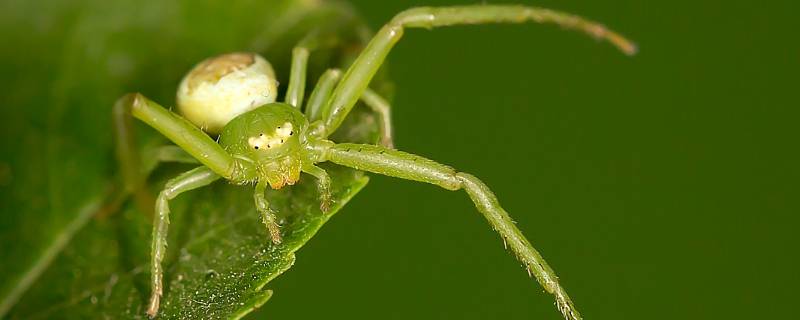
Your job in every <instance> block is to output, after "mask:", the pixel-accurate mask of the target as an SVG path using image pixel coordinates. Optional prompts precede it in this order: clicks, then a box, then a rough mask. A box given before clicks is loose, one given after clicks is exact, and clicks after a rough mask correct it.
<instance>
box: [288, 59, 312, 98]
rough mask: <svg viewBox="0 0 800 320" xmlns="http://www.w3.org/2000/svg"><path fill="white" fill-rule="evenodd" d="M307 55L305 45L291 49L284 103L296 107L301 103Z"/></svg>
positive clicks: (304, 85) (303, 92)
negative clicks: (290, 64)
mask: <svg viewBox="0 0 800 320" xmlns="http://www.w3.org/2000/svg"><path fill="white" fill-rule="evenodd" d="M308 55H309V49H308V48H307V47H305V46H302V45H298V46H296V47H294V49H292V69H291V71H290V76H289V87H288V88H287V89H286V103H288V104H290V105H293V106H295V107H297V108H300V107H302V105H303V95H304V94H305V90H306V70H307V69H308Z"/></svg>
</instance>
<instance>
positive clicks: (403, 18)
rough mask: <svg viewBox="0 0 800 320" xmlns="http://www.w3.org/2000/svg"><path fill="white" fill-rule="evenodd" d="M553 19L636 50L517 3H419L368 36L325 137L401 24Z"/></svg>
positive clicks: (603, 32)
mask: <svg viewBox="0 0 800 320" xmlns="http://www.w3.org/2000/svg"><path fill="white" fill-rule="evenodd" d="M523 22H536V23H553V24H556V25H559V26H562V27H565V28H569V29H576V30H579V31H583V32H585V33H588V34H589V35H592V36H594V37H596V38H600V39H605V40H607V41H609V42H611V43H612V44H614V45H615V46H617V47H618V48H619V49H620V50H622V51H623V52H625V53H627V54H633V53H635V52H636V46H635V45H634V44H633V43H631V42H630V41H628V40H627V39H625V38H624V37H622V36H621V35H619V34H617V33H615V32H613V31H610V30H608V29H606V28H605V27H603V26H602V25H600V24H598V23H596V22H593V21H589V20H585V19H583V18H581V17H578V16H576V15H572V14H568V13H563V12H558V11H553V10H548V9H542V8H535V7H526V6H518V5H470V6H454V7H438V8H437V7H433V8H432V7H420V8H412V9H409V10H406V11H403V12H401V13H399V14H397V15H396V16H395V17H394V18H393V19H392V21H390V22H389V23H387V24H386V25H385V26H383V28H381V30H380V31H378V33H377V34H375V36H374V37H373V38H372V40H370V42H369V43H368V44H367V47H366V48H365V49H364V51H362V52H361V55H359V57H358V58H357V59H356V61H355V62H354V63H353V64H352V65H351V66H350V68H349V69H348V70H347V72H346V73H345V75H344V77H343V78H342V81H341V82H340V83H339V85H338V86H337V87H336V89H335V90H334V92H333V96H332V97H331V102H330V103H329V104H330V106H331V107H330V109H329V110H328V112H326V113H325V114H324V115H323V119H324V120H325V123H324V132H323V135H322V136H321V137H323V138H324V137H327V136H329V135H330V134H331V133H333V132H334V131H336V129H337V128H338V127H339V125H341V124H342V121H343V120H344V118H345V117H346V116H347V114H348V113H349V112H350V110H351V109H352V108H353V105H354V104H355V103H356V101H357V100H358V99H359V97H361V94H362V93H363V92H364V90H365V89H366V88H367V86H368V85H369V83H370V81H371V80H372V77H373V76H374V75H375V73H376V72H377V71H378V69H379V68H380V66H381V64H383V61H384V60H385V59H386V56H387V55H388V54H389V51H390V50H391V49H392V47H394V45H395V44H396V43H397V42H398V41H399V40H400V38H401V37H402V36H403V32H404V30H405V28H434V27H442V26H451V25H463V24H488V23H523Z"/></svg>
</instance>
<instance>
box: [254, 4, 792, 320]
mask: <svg viewBox="0 0 800 320" xmlns="http://www.w3.org/2000/svg"><path fill="white" fill-rule="evenodd" d="M469 2H470V1H466V3H469ZM488 2H489V3H498V1H488ZM516 2H519V3H526V4H531V5H537V6H544V7H552V8H558V9H561V10H567V11H570V12H575V13H578V14H581V15H584V16H586V17H590V18H592V19H596V20H598V21H602V22H604V23H605V24H606V25H607V26H609V27H611V28H614V29H616V30H618V31H620V32H622V33H623V34H625V35H627V36H629V37H631V38H632V39H634V40H635V41H636V42H637V43H638V44H639V47H640V53H639V55H637V56H635V57H632V58H628V57H625V56H623V55H621V54H619V53H618V52H615V51H614V50H613V49H612V48H611V47H610V46H608V45H606V44H604V43H599V44H598V43H597V42H596V41H591V40H587V39H586V38H585V37H584V36H583V35H580V34H576V33H574V32H564V31H562V30H559V29H558V28H554V27H551V26H547V27H542V26H536V25H522V26H520V25H503V26H481V27H457V28H449V29H437V30H433V31H424V30H422V31H420V30H414V31H409V32H407V33H406V36H405V38H404V39H403V40H402V41H401V43H399V44H398V46H397V48H396V49H395V50H394V51H393V52H392V54H391V56H390V58H389V61H390V66H391V69H390V73H391V77H392V79H393V80H394V81H395V83H396V86H397V92H396V97H395V99H394V115H395V124H396V131H395V133H396V137H397V146H398V148H400V149H402V150H407V151H411V152H415V153H418V154H421V155H425V156H428V157H431V158H433V159H436V160H439V161H442V162H444V163H448V164H451V165H453V166H454V167H456V168H458V169H460V170H463V171H466V172H470V173H474V174H476V175H477V176H478V177H480V178H482V179H483V180H484V181H485V182H486V183H487V184H488V185H489V186H490V187H492V188H493V189H494V191H495V193H496V194H497V195H498V197H499V199H500V201H501V203H502V204H503V205H504V207H505V208H506V209H507V210H508V211H509V212H510V213H511V214H512V216H513V217H514V218H515V219H516V221H517V224H518V226H519V227H520V228H522V230H523V231H524V232H525V233H526V234H527V235H528V237H529V238H530V239H531V241H532V242H533V243H534V245H535V246H537V248H538V249H540V251H541V252H542V253H543V255H544V256H545V258H546V259H547V260H548V261H549V263H550V264H551V266H553V268H554V269H555V270H556V272H557V273H558V275H559V276H560V277H561V280H562V281H563V284H564V286H565V287H566V288H567V290H568V292H569V293H570V295H571V296H572V297H573V299H574V300H575V301H576V303H577V304H578V306H579V308H580V310H581V311H582V312H583V314H584V316H585V317H586V318H587V319H687V318H692V319H767V318H793V317H795V316H796V315H793V314H795V311H794V310H793V309H794V307H793V306H794V303H795V302H796V301H797V299H798V298H800V294H798V288H799V287H800V276H799V272H798V270H800V261H799V260H800V257H798V253H797V252H798V248H797V247H798V244H800V242H798V239H799V237H798V231H797V229H798V226H799V222H800V218H799V217H798V214H800V203H798V202H800V194H799V193H798V188H797V182H798V180H800V169H798V160H800V157H798V156H799V155H800V154H799V153H798V146H799V145H798V139H800V129H799V128H798V127H799V126H800V111H798V107H800V101H799V99H798V96H797V86H798V83H800V82H798V76H799V75H800V41H798V36H797V31H798V30H800V22H798V19H797V17H796V13H797V12H798V9H800V6H798V4H797V2H794V1H764V2H754V1H576V0H569V1H546V0H541V1H516ZM353 3H354V4H355V6H356V8H357V9H358V10H359V11H360V12H361V13H362V14H363V16H364V17H366V18H367V20H368V22H369V24H370V25H371V26H373V27H374V28H376V29H377V28H378V27H379V26H380V25H381V24H383V23H384V22H386V21H387V20H388V19H390V18H391V17H392V15H393V14H394V13H396V12H398V11H400V10H402V9H405V8H407V7H410V6H414V5H426V4H427V5H444V4H458V3H465V1H452V0H451V1H436V0H430V1H394V0H393V1H371V0H361V1H353ZM273 286H274V288H275V290H276V294H275V296H274V297H273V300H272V301H270V302H269V303H268V304H266V305H265V306H264V307H263V309H264V311H263V312H261V313H260V314H262V315H265V317H266V316H267V315H274V317H270V318H273V319H281V318H290V317H292V318H301V319H308V318H312V317H313V318H325V317H332V318H344V317H347V318H351V319H371V318H390V319H404V318H411V319H422V318H430V319H558V318H559V315H558V314H557V313H554V312H553V311H554V308H553V307H552V305H551V304H552V302H551V297H550V296H549V295H547V294H544V293H542V290H541V289H540V288H539V287H538V286H537V285H535V284H534V283H532V281H529V280H528V278H527V275H526V274H525V272H524V271H522V269H521V268H520V266H519V264H518V263H517V262H516V261H515V260H514V259H511V258H509V257H508V254H507V253H506V252H505V251H504V250H502V242H501V241H500V240H499V239H498V237H497V236H496V235H495V234H494V233H493V232H492V230H491V229H490V228H489V227H487V224H486V223H485V222H484V220H483V218H482V217H481V216H480V215H479V214H477V213H476V212H475V210H474V209H473V208H472V206H471V204H470V202H469V200H468V199H467V197H466V196H465V195H464V194H459V193H450V192H446V191H443V190H440V189H437V188H435V187H432V186H428V185H422V184H417V183H410V182H404V181H398V180H395V179H390V178H385V177H373V179H372V181H371V183H370V185H369V186H368V187H367V188H366V189H365V190H364V191H362V192H361V193H360V194H359V195H358V196H357V197H356V198H355V200H354V201H352V202H351V203H350V205H349V207H347V208H346V209H345V210H344V211H343V212H342V214H341V215H339V216H337V217H336V218H335V219H334V220H332V221H331V223H329V224H328V225H327V226H326V227H325V228H323V229H322V231H321V232H320V233H319V234H318V235H317V237H316V238H315V239H313V240H312V241H311V242H310V243H309V244H308V245H307V247H305V248H304V249H303V250H302V251H300V252H299V254H298V263H297V264H296V265H295V266H294V268H293V269H292V270H290V271H289V272H288V273H287V274H285V275H283V276H282V277H280V278H279V279H277V280H276V281H275V282H274V283H273ZM309 287H312V288H313V289H312V290H309ZM298 299H303V300H306V301H307V302H309V303H311V304H312V305H313V306H314V307H305V306H302V307H298V306H297V305H296V301H297V300H298Z"/></svg>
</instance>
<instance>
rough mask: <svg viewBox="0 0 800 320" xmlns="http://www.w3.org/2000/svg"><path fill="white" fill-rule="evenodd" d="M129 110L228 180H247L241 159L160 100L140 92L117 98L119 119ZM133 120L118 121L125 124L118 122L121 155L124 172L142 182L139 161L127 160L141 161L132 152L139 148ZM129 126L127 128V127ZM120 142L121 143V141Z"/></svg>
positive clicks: (132, 178) (128, 112)
mask: <svg viewBox="0 0 800 320" xmlns="http://www.w3.org/2000/svg"><path fill="white" fill-rule="evenodd" d="M125 114H130V115H132V116H133V117H135V118H137V119H139V120H142V121H143V122H144V123H147V124H148V125H149V126H151V127H153V128H154V129H156V130H157V131H158V132H160V133H161V134H162V135H164V136H165V137H167V138H168V139H169V140H171V141H172V142H173V143H175V144H176V145H178V146H179V147H180V148H181V149H183V150H184V151H186V152H187V153H188V154H190V155H191V156H192V157H194V158H195V159H197V160H198V161H200V163H202V164H203V165H205V166H206V167H208V168H210V169H211V170H213V171H214V172H215V173H217V174H218V175H220V176H222V177H224V178H225V179H227V180H232V181H242V180H246V179H245V177H241V176H240V174H241V172H242V171H241V170H237V168H239V166H240V165H242V164H241V163H240V162H238V161H236V160H234V158H233V157H232V156H231V155H230V154H228V153H227V152H226V151H225V150H224V149H222V147H221V146H220V145H219V144H217V143H216V142H215V141H214V140H212V139H211V137H209V136H208V135H207V134H206V133H204V132H203V131H202V130H200V128H197V127H196V126H194V125H192V123H190V122H189V121H187V120H186V119H184V118H183V117H181V116H179V115H177V114H175V113H172V112H170V111H169V110H167V109H164V108H163V107H161V106H160V105H158V104H157V103H155V102H153V101H150V100H149V99H147V98H145V97H144V96H143V95H141V94H139V93H132V94H127V95H125V96H123V97H122V98H120V99H119V100H117V103H116V104H115V107H114V115H115V119H121V118H125V117H127V116H125ZM127 121H129V120H124V119H121V120H119V121H118V122H119V123H122V125H121V126H120V125H118V126H117V131H119V132H118V133H117V135H118V136H119V137H120V142H121V146H118V147H117V155H118V158H120V161H121V163H123V170H126V171H123V175H124V176H125V177H126V178H130V179H131V180H129V181H138V182H136V183H138V184H141V183H142V182H141V181H142V180H136V179H143V178H141V176H140V175H139V176H138V177H137V174H138V173H137V172H135V171H136V170H137V169H135V168H138V167H139V166H141V164H139V163H138V162H137V164H136V165H130V164H127V165H126V164H125V162H126V161H127V162H135V161H139V160H136V159H138V156H135V155H132V153H134V152H135V149H134V148H133V146H134V145H133V144H132V139H133V137H132V135H131V130H130V125H131V124H130V123H128V124H127V125H126V122H127ZM125 128H127V129H125ZM118 145H120V144H118Z"/></svg>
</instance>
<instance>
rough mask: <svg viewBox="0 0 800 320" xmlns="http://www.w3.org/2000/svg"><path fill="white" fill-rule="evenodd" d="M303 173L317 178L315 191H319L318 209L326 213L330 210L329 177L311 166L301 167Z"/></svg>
mask: <svg viewBox="0 0 800 320" xmlns="http://www.w3.org/2000/svg"><path fill="white" fill-rule="evenodd" d="M303 172H305V173H308V174H310V175H312V176H314V177H315V178H317V189H318V190H319V209H320V210H322V212H323V213H327V212H328V210H329V209H330V208H331V177H330V176H329V175H328V173H327V172H325V170H324V169H322V168H320V167H317V166H315V165H313V164H307V165H304V166H303Z"/></svg>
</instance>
